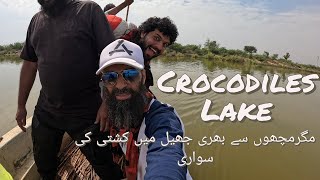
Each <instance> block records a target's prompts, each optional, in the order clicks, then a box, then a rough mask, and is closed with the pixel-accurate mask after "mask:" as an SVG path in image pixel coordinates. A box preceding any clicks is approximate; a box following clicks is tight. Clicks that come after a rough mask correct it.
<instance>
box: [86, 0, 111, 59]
mask: <svg viewBox="0 0 320 180" xmlns="http://www.w3.org/2000/svg"><path fill="white" fill-rule="evenodd" d="M92 13H93V14H92V16H91V17H92V21H91V22H92V26H93V32H94V37H95V40H96V46H97V48H98V49H97V50H98V53H99V54H100V53H101V51H102V50H103V49H104V48H105V47H106V46H107V45H108V44H110V43H111V42H113V41H114V40H115V38H114V35H113V32H112V30H111V28H110V26H109V23H108V21H107V18H106V15H105V14H104V12H103V11H102V9H101V8H100V6H99V5H97V4H95V3H94V5H93V8H92Z"/></svg>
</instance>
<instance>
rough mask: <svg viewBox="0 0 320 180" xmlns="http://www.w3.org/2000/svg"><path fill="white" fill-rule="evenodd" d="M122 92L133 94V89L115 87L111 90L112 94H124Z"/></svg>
mask: <svg viewBox="0 0 320 180" xmlns="http://www.w3.org/2000/svg"><path fill="white" fill-rule="evenodd" d="M124 93H130V94H133V93H134V91H133V90H132V89H129V88H123V89H118V88H115V89H114V90H113V91H112V95H114V96H116V95H119V94H124Z"/></svg>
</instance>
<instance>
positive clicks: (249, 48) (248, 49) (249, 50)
mask: <svg viewBox="0 0 320 180" xmlns="http://www.w3.org/2000/svg"><path fill="white" fill-rule="evenodd" d="M243 50H244V51H245V52H247V53H250V54H252V53H256V52H257V48H256V47H254V46H244V49H243Z"/></svg>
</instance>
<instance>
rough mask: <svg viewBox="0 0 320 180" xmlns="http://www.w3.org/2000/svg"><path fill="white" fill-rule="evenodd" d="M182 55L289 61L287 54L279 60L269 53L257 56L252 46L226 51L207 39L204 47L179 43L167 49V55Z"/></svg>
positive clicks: (276, 56)
mask: <svg viewBox="0 0 320 180" xmlns="http://www.w3.org/2000/svg"><path fill="white" fill-rule="evenodd" d="M177 53H178V54H179V53H180V54H183V55H186V54H187V55H188V54H189V55H196V56H209V57H210V56H214V55H220V56H223V57H225V56H240V57H244V58H251V59H252V58H254V59H257V60H259V61H265V60H270V59H271V60H287V61H288V60H289V57H290V54H289V53H288V52H287V53H286V54H285V55H283V57H282V58H279V55H278V54H273V55H271V56H270V53H269V52H267V51H264V53H263V54H257V48H256V47H254V46H244V48H243V50H239V49H226V48H225V47H220V45H219V44H218V43H217V42H216V41H211V40H210V39H207V40H206V42H205V43H204V45H203V46H202V45H192V44H187V45H181V44H179V43H174V44H172V45H171V46H169V47H168V49H167V54H168V55H170V54H171V55H175V54H177Z"/></svg>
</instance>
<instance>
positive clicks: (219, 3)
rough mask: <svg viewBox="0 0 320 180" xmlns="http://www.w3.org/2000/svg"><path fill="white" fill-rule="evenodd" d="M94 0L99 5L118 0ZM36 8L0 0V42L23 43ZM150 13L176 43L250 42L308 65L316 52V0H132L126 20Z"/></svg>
mask: <svg viewBox="0 0 320 180" xmlns="http://www.w3.org/2000/svg"><path fill="white" fill-rule="evenodd" d="M95 2H97V3H98V4H99V5H100V6H101V7H103V6H104V5H105V4H107V3H110V2H111V3H114V4H120V3H121V2H122V1H121V0H95ZM38 10H39V5H38V3H37V0H0V24H1V28H0V37H1V38H0V44H1V45H4V44H9V43H13V42H22V41H24V39H25V34H26V30H27V27H28V24H29V21H30V19H31V18H32V16H33V15H34V14H35V13H36V12H37V11H38ZM125 13H126V10H124V11H123V12H121V13H120V14H119V16H121V17H123V18H125ZM150 16H160V17H164V16H169V17H170V18H171V19H172V20H173V21H174V22H175V23H176V25H177V26H178V29H179V33H180V35H179V37H178V39H177V42H178V43H181V44H203V43H204V42H205V40H206V39H208V38H209V39H211V40H215V41H217V42H218V43H219V44H220V46H222V47H226V48H228V49H243V46H245V45H253V46H255V47H256V48H257V49H258V53H263V51H268V52H270V54H279V55H280V56H282V55H284V54H285V53H286V52H289V53H290V54H291V57H290V59H292V60H293V61H295V62H300V63H304V64H313V65H317V59H318V56H320V33H319V31H320V0H259V1H258V0H135V2H134V3H133V4H132V5H131V6H130V12H129V21H130V22H133V23H135V24H137V25H139V24H140V23H141V22H143V21H144V20H146V19H147V18H148V17H150ZM319 61H320V60H319ZM319 65H320V62H319Z"/></svg>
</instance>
